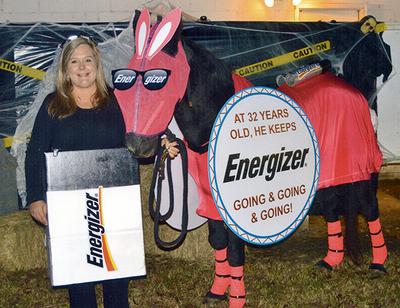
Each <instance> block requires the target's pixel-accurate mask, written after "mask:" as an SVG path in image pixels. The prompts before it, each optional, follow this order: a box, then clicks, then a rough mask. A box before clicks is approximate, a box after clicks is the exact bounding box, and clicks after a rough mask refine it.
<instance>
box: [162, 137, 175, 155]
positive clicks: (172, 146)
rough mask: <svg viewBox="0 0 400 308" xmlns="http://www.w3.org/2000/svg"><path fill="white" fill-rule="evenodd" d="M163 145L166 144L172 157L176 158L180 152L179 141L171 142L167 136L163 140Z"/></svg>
mask: <svg viewBox="0 0 400 308" xmlns="http://www.w3.org/2000/svg"><path fill="white" fill-rule="evenodd" d="M161 145H162V146H165V148H166V149H167V151H168V154H169V156H170V157H171V158H175V157H176V156H178V154H179V148H178V142H176V141H174V142H169V141H168V139H167V138H163V139H162V140H161Z"/></svg>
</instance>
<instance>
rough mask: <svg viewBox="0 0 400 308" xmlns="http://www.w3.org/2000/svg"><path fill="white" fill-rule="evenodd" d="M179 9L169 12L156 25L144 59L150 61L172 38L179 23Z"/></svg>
mask: <svg viewBox="0 0 400 308" xmlns="http://www.w3.org/2000/svg"><path fill="white" fill-rule="evenodd" d="M181 13H182V11H181V9H179V8H176V9H174V10H172V11H171V12H169V13H168V14H167V15H166V16H165V17H164V18H163V19H162V21H161V23H160V24H159V25H158V27H157V29H156V31H155V33H154V35H153V38H152V39H151V42H150V44H149V48H148V52H147V54H146V58H147V59H149V60H151V59H152V58H153V57H154V56H155V55H156V54H157V53H158V52H159V51H160V50H161V49H162V48H163V47H164V46H165V45H166V44H167V43H168V42H169V41H170V40H171V38H172V37H173V35H174V34H175V31H176V29H177V28H178V26H179V24H180V22H181Z"/></svg>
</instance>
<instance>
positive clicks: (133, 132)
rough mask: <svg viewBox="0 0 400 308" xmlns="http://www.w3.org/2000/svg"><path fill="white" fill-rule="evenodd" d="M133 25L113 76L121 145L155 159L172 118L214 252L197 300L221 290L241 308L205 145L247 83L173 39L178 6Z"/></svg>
mask: <svg viewBox="0 0 400 308" xmlns="http://www.w3.org/2000/svg"><path fill="white" fill-rule="evenodd" d="M133 26H134V29H135V43H136V45H135V46H136V49H135V54H134V55H133V57H132V59H131V60H130V62H129V64H128V66H127V68H124V69H119V70H115V71H113V84H114V87H115V95H116V97H117V100H118V103H119V105H120V108H121V111H122V114H123V117H124V120H125V124H126V130H127V135H126V141H127V146H128V148H129V149H130V150H131V151H132V152H133V153H134V155H135V156H136V157H151V156H153V155H155V153H156V149H157V147H158V146H159V144H160V136H161V135H162V134H164V133H165V131H166V129H167V127H168V124H169V122H170V121H171V118H172V117H174V118H175V120H176V123H177V124H178V127H179V129H180V130H181V132H182V134H183V136H184V143H185V146H186V147H187V151H188V165H189V167H188V168H189V172H190V174H191V175H192V176H193V178H194V181H195V182H196V185H197V189H198V193H199V207H198V209H197V213H198V214H199V215H200V216H204V217H206V218H208V219H209V220H208V226H209V231H210V237H209V239H210V244H211V246H212V247H213V248H214V250H215V260H216V264H215V276H214V281H213V284H212V286H211V288H210V291H209V292H208V293H207V295H206V296H205V302H208V301H214V300H217V301H218V300H225V299H227V297H226V295H225V292H226V291H227V289H228V287H229V290H230V291H229V292H230V297H229V302H230V306H231V307H243V305H244V303H245V287H244V273H243V264H244V243H243V241H242V240H241V239H239V238H238V237H237V236H235V235H234V234H233V232H232V231H230V230H229V229H227V228H226V226H225V225H224V224H223V222H222V218H221V217H220V215H219V213H218V210H217V209H216V206H215V204H214V201H213V198H212V194H211V191H210V187H209V185H208V174H207V147H208V139H209V136H210V133H211V129H212V125H213V122H214V119H215V117H216V115H217V113H218V112H219V110H220V108H221V107H222V106H223V105H224V103H225V102H226V100H227V99H228V98H230V97H231V96H232V95H233V94H234V93H235V92H237V91H238V90H241V89H244V88H247V87H249V86H251V84H250V82H248V81H247V80H246V79H244V78H242V77H239V76H238V75H235V74H232V72H231V70H230V69H229V68H228V67H227V65H226V64H225V63H224V62H223V61H221V60H219V59H217V58H216V57H215V56H213V55H212V54H211V53H210V52H208V51H207V50H206V49H204V48H201V47H200V46H197V45H196V44H195V43H194V42H192V41H190V40H187V39H184V38H182V37H181V36H180V33H181V29H180V28H181V11H180V9H175V10H173V11H171V12H169V13H168V14H167V15H166V16H164V18H163V19H162V20H161V22H159V24H156V25H154V26H153V27H150V16H149V12H148V11H147V10H146V9H144V10H142V11H141V12H137V14H136V15H135V18H134V21H133Z"/></svg>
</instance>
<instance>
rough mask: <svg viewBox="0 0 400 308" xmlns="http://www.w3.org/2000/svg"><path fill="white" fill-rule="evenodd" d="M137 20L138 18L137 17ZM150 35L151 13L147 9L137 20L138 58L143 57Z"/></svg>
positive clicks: (136, 51)
mask: <svg viewBox="0 0 400 308" xmlns="http://www.w3.org/2000/svg"><path fill="white" fill-rule="evenodd" d="M135 18H136V16H135ZM149 33H150V13H149V11H148V10H147V9H143V10H142V12H141V14H140V16H139V17H138V18H137V22H136V28H135V43H136V44H135V46H136V49H135V54H136V57H137V58H139V59H140V58H142V57H143V52H144V49H145V47H146V43H147V40H148V38H149Z"/></svg>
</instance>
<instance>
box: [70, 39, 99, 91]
mask: <svg viewBox="0 0 400 308" xmlns="http://www.w3.org/2000/svg"><path fill="white" fill-rule="evenodd" d="M66 73H67V77H68V78H69V79H70V81H71V84H72V87H73V88H75V89H76V88H80V89H82V88H85V89H87V88H92V87H95V82H96V75H97V63H96V59H95V56H94V53H93V50H92V48H91V47H90V46H89V45H87V44H81V45H79V46H78V47H77V48H76V49H75V50H74V51H73V52H72V53H71V57H70V58H69V59H68V62H67V70H66Z"/></svg>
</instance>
